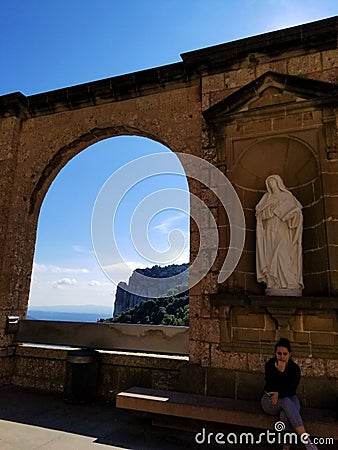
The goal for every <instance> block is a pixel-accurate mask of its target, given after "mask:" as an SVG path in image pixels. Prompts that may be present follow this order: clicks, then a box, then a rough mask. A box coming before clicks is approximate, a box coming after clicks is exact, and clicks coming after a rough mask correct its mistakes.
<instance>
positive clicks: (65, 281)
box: [53, 278, 77, 287]
mask: <svg viewBox="0 0 338 450" xmlns="http://www.w3.org/2000/svg"><path fill="white" fill-rule="evenodd" d="M76 284H77V280H76V279H75V278H61V279H60V280H56V281H53V285H54V286H56V287H61V286H75V285H76Z"/></svg>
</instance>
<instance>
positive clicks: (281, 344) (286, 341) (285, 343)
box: [275, 338, 291, 353]
mask: <svg viewBox="0 0 338 450" xmlns="http://www.w3.org/2000/svg"><path fill="white" fill-rule="evenodd" d="M277 347H285V348H287V349H288V350H289V352H290V353H291V344H290V341H289V339H287V338H280V339H279V341H278V342H277V344H276V345H275V353H276V351H277Z"/></svg>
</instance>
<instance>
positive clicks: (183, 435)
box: [0, 386, 333, 450]
mask: <svg viewBox="0 0 338 450" xmlns="http://www.w3.org/2000/svg"><path fill="white" fill-rule="evenodd" d="M178 420H180V419H178ZM181 422H182V421H181ZM182 423H183V422H182ZM195 425H196V423H195ZM205 426H206V428H207V430H208V431H210V429H209V426H208V425H205ZM197 427H198V428H197V430H199V427H201V429H202V427H203V424H201V425H199V424H198V425H197ZM215 431H220V432H223V433H230V432H239V430H234V428H232V429H227V430H226V429H224V427H223V426H221V425H220V429H218V430H215ZM240 431H243V429H241V430H240ZM195 434H196V432H192V431H190V432H189V431H183V430H173V429H169V428H163V427H157V426H153V425H152V423H151V419H150V418H149V417H148V416H139V415H135V413H131V412H129V411H125V410H120V409H117V408H115V407H114V406H113V405H109V404H107V403H102V402H101V403H100V402H97V403H95V404H86V405H70V404H67V403H65V402H64V401H63V398H62V396H61V395H53V394H47V393H41V392H38V391H30V390H25V389H22V388H17V387H14V386H5V387H0V449H1V450H33V449H34V450H35V449H43V450H87V449H88V450H89V449H90V450H93V449H95V448H96V449H97V450H100V449H102V450H103V449H110V450H112V449H118V450H126V449H133V450H175V449H185V450H190V449H214V448H218V449H225V448H226V449H230V448H231V449H243V450H244V449H246V450H247V449H257V450H276V449H280V448H281V446H280V445H270V446H266V445H265V446H263V445H262V444H260V445H258V444H255V445H247V444H246V445H239V444H237V445H224V444H215V443H214V444H213V445H210V444H207V442H204V444H202V443H201V444H196V443H195ZM200 439H202V436H201V435H200ZM298 448H299V449H300V447H298ZM331 448H332V447H331ZM332 450H333V449H332Z"/></svg>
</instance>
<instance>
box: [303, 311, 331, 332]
mask: <svg viewBox="0 0 338 450" xmlns="http://www.w3.org/2000/svg"><path fill="white" fill-rule="evenodd" d="M303 326H304V330H305V331H335V317H334V316H333V315H332V314H331V315H330V314H326V315H322V314H321V315H320V316H318V315H306V316H304V318H303Z"/></svg>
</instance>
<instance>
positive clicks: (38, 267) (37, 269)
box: [33, 262, 48, 272]
mask: <svg viewBox="0 0 338 450" xmlns="http://www.w3.org/2000/svg"><path fill="white" fill-rule="evenodd" d="M47 270H48V267H47V266H46V265H45V264H38V263H36V262H34V263H33V271H34V272H46V271H47Z"/></svg>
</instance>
